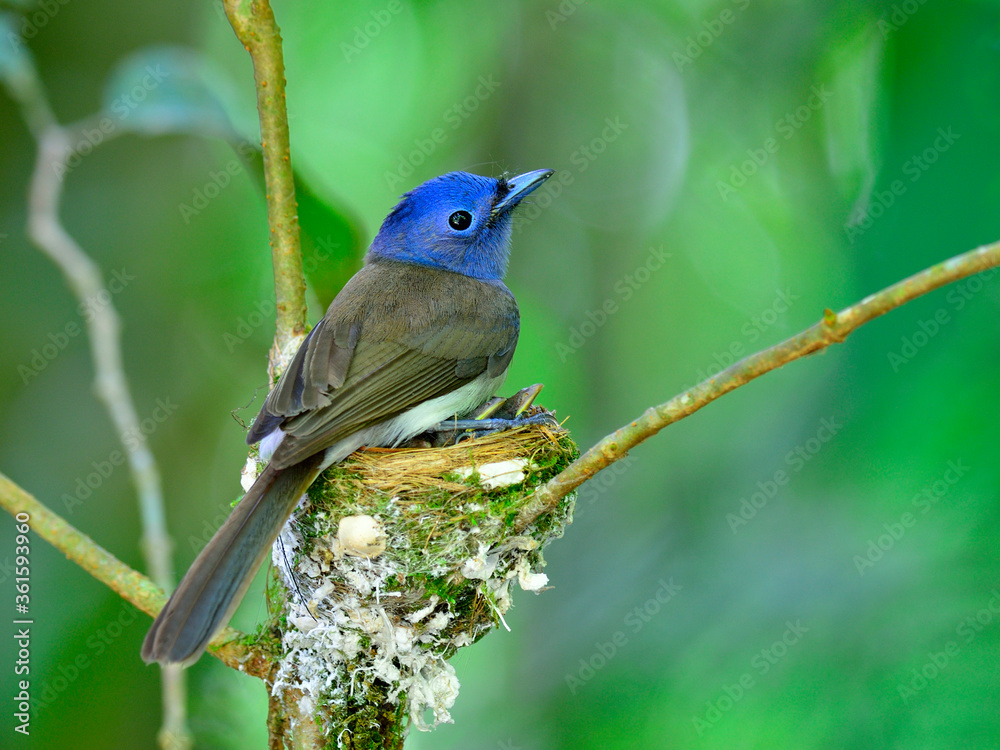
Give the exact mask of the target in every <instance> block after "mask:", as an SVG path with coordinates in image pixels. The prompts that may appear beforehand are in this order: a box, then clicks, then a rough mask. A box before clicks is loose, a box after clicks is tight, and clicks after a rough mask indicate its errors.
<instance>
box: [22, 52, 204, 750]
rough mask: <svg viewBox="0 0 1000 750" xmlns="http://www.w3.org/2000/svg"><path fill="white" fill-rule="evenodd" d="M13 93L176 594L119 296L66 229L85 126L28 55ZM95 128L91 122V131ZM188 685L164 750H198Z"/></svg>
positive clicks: (50, 245) (151, 533) (40, 206)
mask: <svg viewBox="0 0 1000 750" xmlns="http://www.w3.org/2000/svg"><path fill="white" fill-rule="evenodd" d="M5 73H6V75H5V79H4V80H5V83H6V85H7V88H8V89H9V90H10V91H11V92H12V93H13V94H14V95H15V97H16V98H17V100H18V101H19V103H20V104H21V111H22V115H23V117H24V119H25V121H26V122H27V123H28V126H29V128H30V129H31V132H32V134H33V135H34V136H35V138H36V140H37V141H38V156H37V158H36V160H35V168H34V172H33V174H32V178H31V185H30V187H29V189H28V236H29V237H30V238H31V240H32V242H33V243H34V244H35V246H36V247H37V248H38V249H39V250H41V251H42V252H43V253H44V254H45V255H47V256H48V257H49V259H50V260H52V262H53V263H55V264H56V265H57V266H58V267H59V269H60V270H61V271H62V273H63V276H65V278H66V281H67V283H68V284H69V286H70V288H71V289H72V290H73V292H74V293H75V295H76V297H77V299H78V300H79V302H80V306H81V310H85V311H86V314H85V315H84V318H85V321H86V325H87V330H88V334H89V336H88V340H89V342H90V349H91V356H92V359H93V362H94V371H95V383H94V385H95V391H96V393H97V396H98V398H99V399H100V400H101V401H103V402H104V406H105V408H106V409H107V411H108V414H109V415H110V416H111V421H112V423H113V424H114V426H115V429H116V431H117V433H118V438H119V440H120V441H121V442H122V444H123V446H124V447H125V452H126V455H127V456H128V462H129V468H130V470H131V474H132V479H133V481H134V482H135V485H136V491H137V495H138V501H139V510H140V514H141V516H142V529H143V547H144V551H145V557H146V564H147V567H148V568H149V570H150V573H151V574H152V577H153V580H155V581H156V582H157V583H158V584H159V585H160V586H162V587H163V588H164V589H172V588H173V585H174V580H173V565H172V563H171V559H170V549H171V543H170V537H169V536H168V534H167V529H166V518H165V514H164V511H163V491H162V488H161V484H160V474H159V472H158V471H157V468H156V462H155V460H154V458H153V453H152V451H150V449H149V446H148V445H147V443H146V436H145V433H143V432H142V430H141V429H140V422H139V416H138V414H137V413H136V410H135V405H134V403H133V401H132V396H131V394H130V393H129V389H128V383H127V382H126V379H125V369H124V366H123V364H122V356H121V323H120V321H119V318H118V314H117V312H116V311H115V308H114V305H113V304H112V302H111V293H110V292H109V290H108V289H107V287H106V286H105V284H104V279H103V276H102V273H101V269H100V267H99V266H98V265H97V264H96V263H95V262H94V261H93V260H91V258H90V257H89V256H88V255H87V254H86V253H85V252H84V251H83V248H81V247H80V246H79V245H78V244H77V242H76V241H75V240H74V239H73V238H72V237H71V236H70V235H69V233H68V232H67V231H66V230H65V229H64V228H63V226H62V222H61V221H60V219H59V200H60V198H61V196H62V185H63V176H64V175H65V174H66V173H67V172H68V159H69V158H70V157H71V156H72V155H73V143H74V141H75V136H77V135H78V134H79V133H80V132H81V131H80V126H79V125H77V126H70V127H65V128H64V127H61V126H60V125H59V124H58V122H57V121H56V120H55V118H54V116H53V115H52V109H51V107H50V105H49V102H48V98H47V96H46V93H45V88H44V86H43V85H42V82H41V80H40V79H39V77H38V73H37V69H36V67H35V65H34V63H33V61H32V60H31V58H30V56H29V55H28V54H27V53H26V52H22V53H20V54H19V55H18V57H17V64H16V65H12V66H9V67H8V68H7V69H6V71H5ZM86 122H87V121H84V125H85V124H86ZM185 693H186V689H185V679H184V675H183V672H181V670H180V668H179V667H171V668H169V669H166V670H164V672H163V704H164V714H165V721H164V726H163V730H162V732H161V735H160V742H161V744H162V745H163V746H164V747H172V748H185V747H190V746H191V744H192V743H191V734H190V732H189V730H188V728H187V719H186V710H185V703H186V701H185Z"/></svg>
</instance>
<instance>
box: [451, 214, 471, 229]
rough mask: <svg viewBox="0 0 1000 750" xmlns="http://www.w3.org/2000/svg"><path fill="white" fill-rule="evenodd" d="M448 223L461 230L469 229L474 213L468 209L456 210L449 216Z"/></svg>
mask: <svg viewBox="0 0 1000 750" xmlns="http://www.w3.org/2000/svg"><path fill="white" fill-rule="evenodd" d="M448 224H449V225H450V226H451V228H452V229H457V230H459V231H462V230H463V229H468V228H469V227H470V226H471V225H472V214H470V213H469V212H468V211H456V212H455V213H453V214H452V215H451V216H449V217H448Z"/></svg>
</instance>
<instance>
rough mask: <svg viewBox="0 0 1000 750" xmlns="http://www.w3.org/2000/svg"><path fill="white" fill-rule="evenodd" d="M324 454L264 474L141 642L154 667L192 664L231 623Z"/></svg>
mask: <svg viewBox="0 0 1000 750" xmlns="http://www.w3.org/2000/svg"><path fill="white" fill-rule="evenodd" d="M322 458H323V454H322V452H320V453H319V454H318V455H316V456H313V457H311V458H309V459H306V460H305V461H303V462H301V463H298V464H294V465H293V466H289V467H288V468H285V469H273V468H272V467H271V465H270V464H268V466H267V467H266V468H265V469H264V471H263V472H262V473H261V475H260V476H259V477H257V481H256V482H254V484H253V486H252V487H251V488H250V491H249V492H247V494H246V495H245V496H244V497H243V499H242V500H241V501H240V502H239V504H238V505H237V506H236V508H234V509H233V512H232V514H230V516H229V518H228V519H226V522H225V523H224V524H223V525H222V527H221V528H220V529H219V530H218V531H217V532H215V536H213V537H212V539H211V541H210V542H209V543H208V545H207V546H206V547H205V549H203V550H202V551H201V554H200V555H198V557H197V559H196V560H195V561H194V563H193V564H192V565H191V568H190V569H189V570H188V572H187V573H186V574H185V576H184V578H183V580H181V582H180V585H179V586H178V587H177V589H176V590H175V591H174V593H173V595H172V596H171V597H170V601H168V602H167V604H166V606H165V607H164V608H163V609H162V610H161V611H160V614H159V615H158V616H157V618H156V620H155V621H154V622H153V626H152V627H151V628H150V629H149V632H148V633H147V634H146V639H145V640H144V641H143V643H142V658H143V660H144V661H145V662H146V663H147V664H149V663H151V662H154V661H158V662H160V663H161V664H171V663H181V664H192V663H194V662H195V661H197V659H198V657H199V656H201V654H202V652H203V651H204V650H205V647H206V646H207V645H208V642H209V641H210V640H212V637H213V636H214V635H215V633H216V632H217V631H218V630H220V629H221V628H222V627H224V626H225V625H226V623H228V622H229V618H230V617H232V614H233V612H235V611H236V608H237V607H238V606H239V603H240V601H241V600H242V599H243V595H244V594H245V593H246V590H247V587H248V586H249V585H250V582H251V581H252V580H253V577H254V575H255V574H256V573H257V570H258V569H259V568H260V565H261V563H262V562H263V561H264V558H265V557H266V556H267V553H268V551H269V550H270V548H271V545H272V544H273V543H274V540H275V538H276V537H277V536H278V532H279V531H281V527H282V526H284V525H285V521H286V520H287V519H288V516H290V515H291V513H292V511H293V510H294V509H295V506H296V504H297V503H298V501H299V498H300V497H302V493H303V492H305V491H306V490H307V489H308V488H309V485H310V484H312V482H313V480H314V479H315V478H316V475H317V474H319V467H320V464H321V461H322Z"/></svg>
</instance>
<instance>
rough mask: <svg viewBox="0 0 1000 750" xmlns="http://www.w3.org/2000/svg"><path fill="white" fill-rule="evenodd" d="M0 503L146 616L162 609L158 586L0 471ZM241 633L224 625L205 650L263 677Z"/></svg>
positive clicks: (258, 658) (260, 657)
mask: <svg viewBox="0 0 1000 750" xmlns="http://www.w3.org/2000/svg"><path fill="white" fill-rule="evenodd" d="M0 507H2V508H3V509H4V510H6V511H7V512H9V513H10V514H11V515H16V514H18V513H27V514H28V516H29V518H30V521H29V523H30V525H31V528H32V530H33V531H34V532H35V533H36V534H38V535H39V536H40V537H42V539H44V540H45V541H47V542H49V543H50V544H51V545H52V546H53V547H55V548H56V549H58V550H59V551H60V552H62V553H63V554H65V555H66V557H67V558H69V559H70V560H71V561H72V562H74V563H76V564H77V565H79V566H80V567H81V568H83V569H84V570H85V571H87V572H88V573H90V575H92V576H93V577H94V578H96V579H97V580H98V581H100V582H101V583H103V584H105V585H107V586H108V587H109V588H110V589H111V590H112V591H114V592H115V593H116V594H118V595H119V596H120V597H121V598H122V599H125V600H126V601H128V602H131V603H132V604H134V605H135V606H136V607H137V608H139V609H141V610H142V611H143V612H145V613H146V614H149V615H152V616H155V615H156V614H157V613H158V612H159V611H160V610H161V609H163V605H164V604H166V602H167V596H166V594H165V593H164V592H163V589H161V588H160V587H159V586H157V585H156V584H155V583H153V582H152V581H151V580H150V579H148V578H146V576H144V575H142V574H141V573H139V572H137V571H135V570H132V568H130V567H129V566H128V565H126V564H125V563H123V562H122V561H121V560H119V559H118V558H117V557H115V556H114V555H112V554H111V553H110V552H108V551H107V550H106V549H104V548H103V547H101V546H100V545H99V544H97V542H95V541H94V540H93V539H91V538H90V537H89V536H87V535H86V534H84V533H83V532H81V531H78V530H77V529H75V528H74V527H73V526H71V525H70V524H69V523H67V522H66V520H65V519H63V518H62V517H61V516H59V514H57V513H54V512H53V511H51V510H49V508H47V507H46V506H45V505H43V504H42V503H40V502H39V501H38V500H37V499H36V498H35V497H33V496H32V495H30V494H29V493H28V492H26V491H25V490H23V489H21V487H19V486H18V485H17V484H15V483H14V482H13V481H11V480H10V479H9V478H8V477H7V476H5V475H4V474H0ZM245 639H246V635H245V634H244V633H241V632H240V631H238V630H234V629H233V628H226V629H225V630H223V631H222V632H221V633H219V635H218V636H216V637H215V640H213V641H212V644H211V646H210V647H209V653H211V654H213V655H214V656H216V657H218V658H219V659H220V660H221V661H222V662H223V663H224V664H226V665H227V666H230V667H232V668H233V669H237V670H239V671H241V672H247V673H248V674H252V675H255V676H257V677H261V678H263V677H265V676H266V674H267V669H268V667H269V662H268V659H267V657H266V655H265V654H263V653H261V652H259V651H258V650H256V649H254V648H251V647H249V646H245V645H243V644H242V641H243V640H245Z"/></svg>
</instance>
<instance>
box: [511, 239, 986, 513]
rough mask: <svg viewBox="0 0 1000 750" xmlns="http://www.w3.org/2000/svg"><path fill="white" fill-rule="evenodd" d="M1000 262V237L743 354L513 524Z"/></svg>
mask: <svg viewBox="0 0 1000 750" xmlns="http://www.w3.org/2000/svg"><path fill="white" fill-rule="evenodd" d="M998 265H1000V242H994V243H992V244H990V245H984V246H983V247H980V248H978V249H976V250H970V251H969V252H967V253H963V254H962V255H956V256H955V257H954V258H951V259H950V260H946V261H944V262H943V263H938V264H937V265H936V266H931V267H930V268H928V269H926V270H923V271H921V272H920V273H917V274H914V275H913V276H911V277H909V278H908V279H904V280H903V281H900V282H898V283H896V284H893V285H892V286H890V287H888V288H886V289H883V290H882V291H880V292H877V293H875V294H872V295H870V296H869V297H866V298H865V299H863V300H862V301H861V302H859V303H858V304H856V305H852V306H851V307H847V308H845V309H843V310H841V311H840V312H839V313H835V312H833V311H832V310H826V312H825V313H824V315H823V319H822V320H821V321H820V322H819V323H817V324H816V325H814V326H812V327H811V328H808V329H806V330H805V331H803V332H802V333H800V334H798V335H797V336H793V337H792V338H790V339H787V340H785V341H782V342H781V343H780V344H776V345H775V346H772V347H771V348H770V349H765V350H764V351H762V352H758V353H757V354H753V355H751V356H749V357H747V358H745V359H742V360H740V361H739V362H737V363H736V364H734V365H732V366H731V367H729V368H727V369H725V370H723V371H722V372H720V373H719V374H718V375H716V376H715V377H714V378H709V379H708V380H705V381H702V382H701V383H699V384H698V385H696V386H694V387H693V388H691V389H689V390H687V391H685V392H684V393H682V394H680V395H678V396H674V397H673V398H672V399H670V400H669V401H667V402H666V403H664V404H660V405H659V406H651V407H650V408H649V409H647V410H646V411H645V412H644V413H643V414H642V416H640V417H639V418H638V419H636V420H635V421H634V422H631V423H630V424H627V425H625V426H624V427H621V428H619V429H617V430H615V431H614V432H612V433H611V434H610V435H608V436H607V437H605V438H603V439H602V440H601V441H600V442H598V443H597V444H596V445H595V446H594V447H593V448H591V449H590V450H588V451H587V452H586V453H584V454H583V455H582V456H580V457H579V458H578V459H577V460H576V461H574V462H573V463H571V464H570V465H569V466H567V467H566V468H565V469H564V470H563V471H562V472H560V473H559V474H558V475H556V476H555V477H553V478H552V479H550V480H549V481H548V482H546V483H545V484H543V485H542V486H541V487H539V488H538V490H536V492H535V497H534V499H533V501H532V502H531V503H529V504H528V505H526V506H525V507H524V508H523V509H522V511H521V513H520V514H519V515H518V517H517V521H516V523H515V529H516V530H517V531H518V532H520V531H522V530H523V529H525V528H526V527H527V526H529V525H530V524H531V523H532V522H533V521H534V520H535V519H536V518H538V516H540V515H541V514H542V513H545V512H547V511H549V510H551V509H553V508H555V507H556V505H557V504H558V503H559V501H560V500H561V499H562V498H563V497H565V496H566V495H567V494H569V493H570V492H572V491H573V490H574V489H576V488H577V487H579V486H580V485H581V484H583V483H584V482H586V481H587V480H588V479H590V478H591V477H592V476H594V474H596V473H597V472H599V471H600V470H601V469H604V468H606V467H607V466H610V465H611V464H612V463H614V462H615V461H618V460H620V459H622V458H624V457H625V455H626V454H627V453H628V452H629V451H630V450H631V449H632V448H634V447H635V446H637V445H638V444H639V443H641V442H643V441H644V440H646V439H647V438H650V437H652V436H653V435H655V434H656V433H657V432H659V431H660V430H662V429H663V428H664V427H666V426H667V425H670V424H673V423H674V422H677V421H678V420H681V419H683V418H684V417H687V416H689V415H691V414H694V412H696V411H698V410H699V409H701V408H702V407H704V406H707V405H708V404H710V403H712V402H713V401H715V400H716V399H717V398H719V397H720V396H724V395H725V394H727V393H729V392H730V391H732V390H735V389H736V388H739V387H740V386H741V385H744V384H746V383H749V382H750V381H751V380H754V379H755V378H759V377H760V376H761V375H763V374H764V373H766V372H770V371H771V370H776V369H778V368H779V367H781V366H782V365H785V364H787V363H789V362H791V361H793V360H796V359H801V358H802V357H805V356H806V355H809V354H813V353H814V352H818V351H820V350H821V349H825V348H827V347H828V346H830V345H831V344H836V343H840V342H842V341H843V340H844V339H846V338H847V336H848V335H849V334H851V333H852V332H853V331H855V330H856V329H857V328H859V327H861V326H862V325H864V324H865V323H867V322H868V321H870V320H874V319H875V318H877V317H879V316H881V315H885V314H886V313H887V312H889V311H890V310H895V309H896V308H897V307H900V306H902V305H904V304H906V303H907V302H909V301H910V300H912V299H916V298H917V297H920V296H922V295H924V294H927V293H928V292H931V291H933V290H935V289H937V288H938V287H942V286H944V285H945V284H950V283H951V282H953V281H958V280H960V279H964V278H965V277H967V276H971V275H973V274H975V273H979V272H980V271H985V270H986V269H988V268H994V267H996V266H998Z"/></svg>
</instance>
